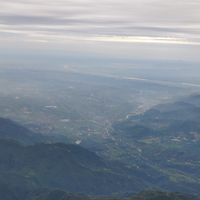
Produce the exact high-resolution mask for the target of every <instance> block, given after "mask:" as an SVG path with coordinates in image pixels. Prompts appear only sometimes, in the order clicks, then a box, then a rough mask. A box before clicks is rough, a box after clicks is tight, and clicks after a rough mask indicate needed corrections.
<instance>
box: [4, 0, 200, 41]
mask: <svg viewBox="0 0 200 200" xmlns="http://www.w3.org/2000/svg"><path fill="white" fill-rule="evenodd" d="M0 7H1V11H0V37H1V38H2V37H6V38H8V37H10V38H12V37H15V38H16V37H17V38H19V39H20V38H21V39H25V40H33V41H35V40H38V41H39V40H41V41H51V42H52V41H53V42H54V41H55V42H59V41H60V42H64V41H68V40H91V41H95V40H96V41H111V42H112V41H114V42H156V43H173V44H174V43H177V44H200V12H199V10H200V2H199V0H190V1H189V0H176V1H174V0H168V1H165V0H124V1H121V0H120V1H119V0H101V1H100V0H96V1H94V0H73V1H71V0H57V1H56V0H48V1H47V0H40V1H39V0H34V1H33V0H6V1H5V0H2V1H0ZM6 33H7V35H6ZM15 34H16V35H15Z"/></svg>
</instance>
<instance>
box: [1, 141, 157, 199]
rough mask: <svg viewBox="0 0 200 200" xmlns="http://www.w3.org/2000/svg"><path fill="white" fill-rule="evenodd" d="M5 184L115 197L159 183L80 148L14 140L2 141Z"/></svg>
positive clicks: (2, 172)
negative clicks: (25, 143) (22, 144)
mask: <svg viewBox="0 0 200 200" xmlns="http://www.w3.org/2000/svg"><path fill="white" fill-rule="evenodd" d="M117 165H118V167H117ZM119 167H121V172H120V171H119V170H118V169H119ZM5 182H7V183H12V185H14V186H18V185H20V186H23V187H24V188H26V189H33V188H39V187H48V188H61V189H64V190H68V191H70V192H73V193H77V192H83V193H86V194H91V195H102V194H104V195H111V194H112V193H113V192H120V191H133V192H139V191H141V190H143V189H145V188H149V186H150V185H151V184H155V183H156V180H154V179H153V178H152V177H150V176H149V175H147V174H145V173H144V172H141V171H140V170H139V169H136V168H134V167H131V168H130V167H129V168H127V167H126V166H123V165H120V166H119V164H116V163H114V164H112V163H109V164H108V163H107V162H105V161H104V160H103V159H101V158H100V157H98V156H97V155H96V154H95V153H93V152H90V151H88V150H86V149H83V148H81V147H80V146H77V145H73V144H63V143H54V144H44V143H40V144H35V145H33V146H21V145H20V144H19V143H17V142H16V141H14V140H0V183H5Z"/></svg>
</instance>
